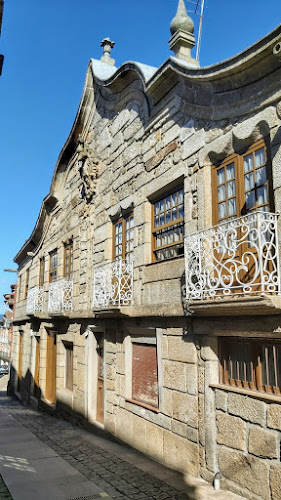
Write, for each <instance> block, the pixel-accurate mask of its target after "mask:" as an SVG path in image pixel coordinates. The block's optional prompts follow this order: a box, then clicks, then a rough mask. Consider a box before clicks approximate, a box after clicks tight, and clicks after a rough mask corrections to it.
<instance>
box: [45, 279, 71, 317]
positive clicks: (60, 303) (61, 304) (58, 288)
mask: <svg viewBox="0 0 281 500" xmlns="http://www.w3.org/2000/svg"><path fill="white" fill-rule="evenodd" d="M72 297H73V281H72V280H68V279H66V278H63V279H60V280H57V281H53V282H51V283H50V286H49V303H48V311H49V313H61V312H64V311H72Z"/></svg>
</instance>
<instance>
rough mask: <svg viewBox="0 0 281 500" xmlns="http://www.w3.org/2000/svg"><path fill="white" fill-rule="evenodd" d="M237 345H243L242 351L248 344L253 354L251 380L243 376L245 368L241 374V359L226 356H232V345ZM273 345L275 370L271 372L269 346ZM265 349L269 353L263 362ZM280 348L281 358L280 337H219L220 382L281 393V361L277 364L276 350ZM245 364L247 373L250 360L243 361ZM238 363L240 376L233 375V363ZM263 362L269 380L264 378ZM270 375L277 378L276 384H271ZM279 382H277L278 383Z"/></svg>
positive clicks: (271, 392)
mask: <svg viewBox="0 0 281 500" xmlns="http://www.w3.org/2000/svg"><path fill="white" fill-rule="evenodd" d="M232 344H233V345H235V347H236V348H237V344H239V345H241V349H240V352H241V351H242V349H243V345H244V346H246V345H247V346H248V348H249V352H250V354H251V357H250V372H251V380H250V381H249V380H248V381H247V380H245V379H246V377H245V375H244V376H243V370H242V374H241V375H242V376H240V373H239V372H240V369H239V361H235V360H231V359H229V360H227V359H226V358H227V357H228V358H230V356H231V354H232V353H231V352H230V351H231V349H230V346H231V345H232ZM271 347H272V352H273V358H274V361H273V364H274V370H273V372H271V373H269V370H270V366H269V361H268V348H271ZM263 349H264V350H265V352H267V355H265V359H264V361H263V362H262V353H263ZM278 349H279V350H280V358H281V340H280V339H277V340H276V339H272V340H270V339H269V340H264V339H240V338H239V339H238V338H229V337H219V380H220V383H221V384H223V385H228V386H231V387H237V388H243V389H250V390H253V391H258V392H261V393H267V394H275V395H280V394H281V375H279V377H278V373H280V370H281V361H280V366H278V364H277V355H276V352H277V353H278V351H277V350H278ZM242 362H243V364H244V374H245V373H246V371H245V370H246V363H247V362H248V363H249V360H246V359H245V360H244V361H242ZM233 363H236V368H235V371H236V373H238V378H235V377H232V375H233V372H232V373H231V371H232V370H233V367H232V364H233ZM263 363H264V370H265V373H266V378H267V380H266V381H265V380H263V373H262V372H263ZM270 376H271V377H272V376H273V377H274V378H275V385H269V379H270ZM276 382H277V383H276Z"/></svg>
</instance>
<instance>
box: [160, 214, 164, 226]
mask: <svg viewBox="0 0 281 500" xmlns="http://www.w3.org/2000/svg"><path fill="white" fill-rule="evenodd" d="M164 224H165V215H164V214H161V215H160V226H163V225H164Z"/></svg>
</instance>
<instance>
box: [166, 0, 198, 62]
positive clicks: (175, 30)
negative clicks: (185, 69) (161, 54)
mask: <svg viewBox="0 0 281 500" xmlns="http://www.w3.org/2000/svg"><path fill="white" fill-rule="evenodd" d="M170 31H171V35H172V38H171V39H170V41H169V44H170V49H171V50H172V51H173V52H174V53H175V57H177V58H178V59H183V60H184V61H187V62H189V63H191V64H192V65H196V66H199V62H198V61H197V60H196V59H194V58H193V57H192V56H191V49H193V47H194V45H195V38H194V34H193V33H194V24H193V21H192V19H191V17H189V16H188V14H187V12H186V8H185V3H184V0H179V3H178V9H177V13H176V16H175V17H174V18H173V20H172V22H171V25H170Z"/></svg>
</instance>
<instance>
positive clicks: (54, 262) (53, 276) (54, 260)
mask: <svg viewBox="0 0 281 500" xmlns="http://www.w3.org/2000/svg"><path fill="white" fill-rule="evenodd" d="M57 268H58V252H57V250H53V252H51V253H50V273H49V281H50V283H51V282H52V281H56V280H57Z"/></svg>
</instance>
